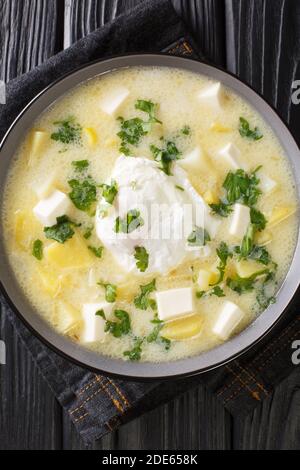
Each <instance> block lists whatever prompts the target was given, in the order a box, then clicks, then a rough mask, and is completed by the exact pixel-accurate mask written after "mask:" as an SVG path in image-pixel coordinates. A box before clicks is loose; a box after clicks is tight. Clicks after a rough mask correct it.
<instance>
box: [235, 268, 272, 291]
mask: <svg viewBox="0 0 300 470" xmlns="http://www.w3.org/2000/svg"><path fill="white" fill-rule="evenodd" d="M270 273H271V271H270V270H269V269H267V268H266V269H262V270H261V271H257V272H256V273H254V274H252V275H251V276H249V277H240V276H239V275H238V274H236V275H235V277H234V278H228V279H227V281H226V284H227V286H228V287H230V289H232V290H233V291H235V292H237V293H238V294H239V295H241V294H245V293H246V292H251V291H253V290H254V287H255V283H256V281H257V279H258V278H259V277H261V276H264V275H269V274H270Z"/></svg>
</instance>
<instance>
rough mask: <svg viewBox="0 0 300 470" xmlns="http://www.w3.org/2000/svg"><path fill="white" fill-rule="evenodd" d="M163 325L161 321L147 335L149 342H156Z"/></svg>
mask: <svg viewBox="0 0 300 470" xmlns="http://www.w3.org/2000/svg"><path fill="white" fill-rule="evenodd" d="M162 327H163V322H160V323H158V324H157V325H155V327H154V328H153V330H152V331H151V333H150V334H149V335H148V336H147V342H148V343H155V342H156V341H157V339H158V336H159V333H160V331H161V329H162Z"/></svg>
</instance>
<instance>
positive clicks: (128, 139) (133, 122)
mask: <svg viewBox="0 0 300 470" xmlns="http://www.w3.org/2000/svg"><path fill="white" fill-rule="evenodd" d="M156 107H157V105H156V104H154V103H152V101H145V100H138V101H137V102H136V104H135V108H136V109H138V110H140V111H143V112H145V113H147V114H148V116H149V119H148V121H144V120H143V119H141V118H139V117H135V118H132V119H128V120H127V121H125V119H124V118H123V117H119V118H118V120H119V121H120V123H121V131H120V132H118V137H120V139H121V147H120V152H122V153H124V155H127V156H128V155H130V148H129V145H134V146H135V147H137V146H138V144H139V143H140V141H141V139H142V137H143V136H145V135H147V134H148V133H149V132H150V130H151V127H152V124H154V123H160V124H161V121H159V120H158V119H157V118H156V117H155V109H156Z"/></svg>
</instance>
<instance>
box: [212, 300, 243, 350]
mask: <svg viewBox="0 0 300 470" xmlns="http://www.w3.org/2000/svg"><path fill="white" fill-rule="evenodd" d="M243 316H244V312H243V311H242V310H241V309H240V308H239V307H238V306H237V305H236V304H235V303H233V302H230V301H229V300H226V301H225V302H224V304H223V306H222V308H221V310H220V312H219V314H218V318H217V321H216V323H215V325H214V327H213V330H212V331H213V333H214V334H215V335H217V336H219V338H221V339H223V340H224V341H225V340H227V339H228V338H229V336H230V335H231V334H232V333H233V331H234V330H235V328H236V327H237V326H238V324H239V323H240V321H241V320H242V318H243Z"/></svg>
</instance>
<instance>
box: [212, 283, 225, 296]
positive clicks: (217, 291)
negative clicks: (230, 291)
mask: <svg viewBox="0 0 300 470" xmlns="http://www.w3.org/2000/svg"><path fill="white" fill-rule="evenodd" d="M210 295H216V296H217V297H225V294H224V291H223V289H222V288H221V287H220V286H215V287H214V288H213V289H212V290H211V292H210Z"/></svg>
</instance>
